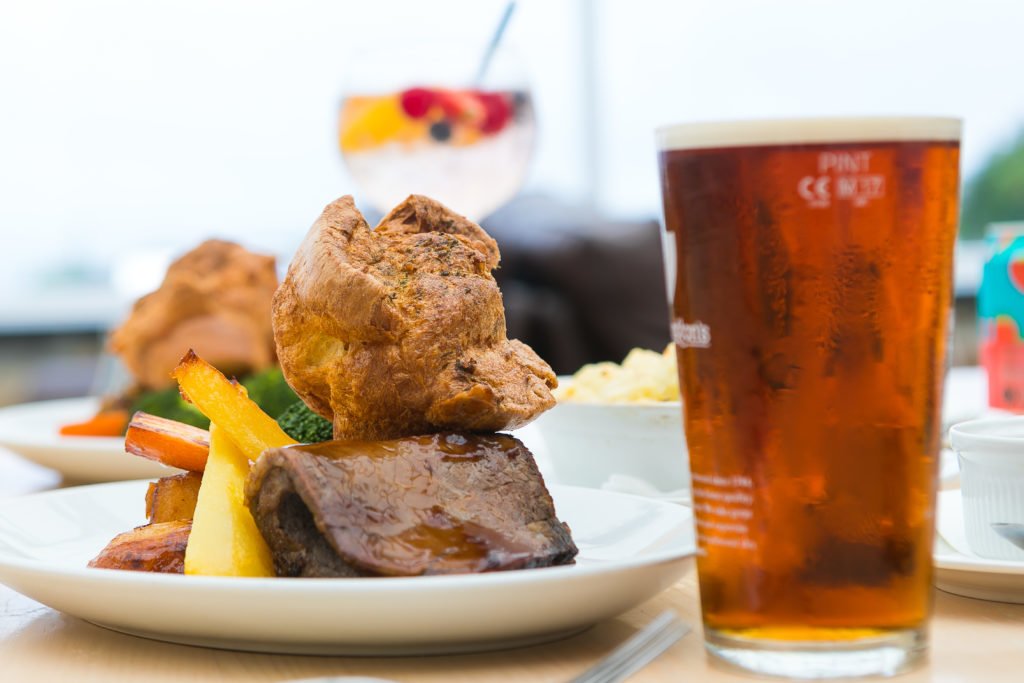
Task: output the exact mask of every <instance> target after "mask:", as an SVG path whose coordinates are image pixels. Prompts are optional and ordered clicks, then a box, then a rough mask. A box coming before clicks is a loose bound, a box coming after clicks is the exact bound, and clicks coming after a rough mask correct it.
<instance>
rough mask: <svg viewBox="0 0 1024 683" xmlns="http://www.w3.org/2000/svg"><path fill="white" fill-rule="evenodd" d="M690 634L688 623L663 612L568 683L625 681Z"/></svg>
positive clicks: (615, 682) (670, 611)
mask: <svg viewBox="0 0 1024 683" xmlns="http://www.w3.org/2000/svg"><path fill="white" fill-rule="evenodd" d="M689 632H690V626H689V625H688V624H685V623H683V622H682V620H680V619H679V616H678V615H677V614H676V613H675V612H673V611H672V610H666V611H664V612H662V613H661V614H659V615H658V616H657V617H655V618H654V620H653V621H651V623H649V624H647V626H644V627H643V628H642V629H640V630H639V631H637V633H636V634H634V635H633V637H632V638H630V639H629V640H627V641H626V642H624V643H623V644H622V645H619V646H618V647H617V648H615V649H614V650H612V651H611V653H610V654H608V655H607V656H605V657H604V658H603V659H602V660H601V661H599V662H598V663H597V664H595V665H594V666H592V667H591V668H589V669H587V670H586V671H584V672H583V673H582V674H580V675H579V676H577V677H576V678H573V679H571V680H570V681H569V683H618V681H624V680H626V679H627V678H629V677H630V676H632V675H633V674H635V673H636V672H637V671H639V670H640V669H642V668H644V667H645V666H647V665H648V664H650V663H651V662H653V661H654V660H655V659H657V658H658V655H660V654H661V653H662V652H664V651H665V650H667V649H668V648H670V647H671V646H672V645H674V644H675V643H676V642H677V641H678V640H679V639H680V638H682V637H683V636H685V635H686V634H687V633H689Z"/></svg>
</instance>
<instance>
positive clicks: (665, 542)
mask: <svg viewBox="0 0 1024 683" xmlns="http://www.w3.org/2000/svg"><path fill="white" fill-rule="evenodd" d="M146 485H147V483H146V482H145V481H137V482H118V483H110V484H97V485H92V486H80V487H76V488H70V489H63V490H58V491H49V492H46V493H38V494H33V495H29V496H23V497H20V498H11V499H8V500H4V501H0V582H2V583H5V584H7V585H8V586H10V587H11V588H13V589H14V590H16V591H18V592H20V593H23V594H24V595H26V596H28V597H30V598H32V599H34V600H37V601H39V602H41V603H43V604H45V605H48V606H50V607H53V608H54V609H57V610H60V611H62V612H65V613H66V614H70V615H72V616H75V617H79V618H82V619H86V620H88V621H91V622H93V623H95V624H97V625H99V626H104V627H106V628H110V629H113V630H116V631H122V632H124V633H130V634H133V635H138V636H142V637H146V638H153V639H157V640H165V641H170V642H175V643H185V644H189V645H201V646H207V647H215V648H224V649H237V650H252V651H259V652H284V653H296V654H346V655H385V654H387V655H412V654H427V653H456V652H470V651H479V650H490V649H500V648H507V647H516V646H520V645H527V644H533V643H538V642H544V641H547V640H553V639H556V638H560V637H564V636H567V635H570V634H573V633H576V632H579V631H581V630H583V629H585V628H587V627H588V626H590V625H591V624H594V623H596V622H598V621H601V620H603V619H608V618H611V617H614V616H616V615H618V614H621V613H622V612H625V611H626V610H628V609H630V608H632V607H634V606H636V605H639V604H640V603H642V602H644V601H645V600H647V599H648V598H651V597H653V596H654V595H656V594H658V593H659V592H661V591H662V590H664V589H666V588H668V587H669V586H671V585H672V584H673V583H675V582H676V581H677V580H678V579H679V577H680V576H682V575H683V574H684V573H685V572H686V571H687V569H688V568H689V567H690V564H691V562H692V560H691V559H690V556H691V555H692V554H693V553H694V551H695V545H694V536H693V523H692V514H691V511H690V509H689V508H686V507H682V506H679V505H673V504H670V503H664V502H661V501H656V500H651V499H648V498H642V497H640V496H631V495H627V494H621V493H611V492H607V491H600V490H597V489H585V488H575V487H570V486H551V487H550V488H551V493H552V496H553V497H554V500H555V506H556V508H557V511H558V515H559V517H560V518H561V519H562V520H563V521H565V522H566V523H567V524H569V526H570V527H571V529H572V534H573V538H574V540H575V541H576V544H577V545H578V546H579V549H580V553H579V556H578V558H577V562H576V564H575V565H571V566H565V567H547V568H543V569H526V570H520V571H507V572H492V573H487V574H471V575H449V576H427V577H412V578H376V579H374V578H359V579H285V578H227V577H204V576H182V575H169V574H149V573H143V572H130V571H119V570H110V569H90V568H88V567H86V563H87V562H88V561H89V559H91V558H92V557H93V556H95V555H96V554H97V553H98V552H99V551H100V550H101V549H102V548H103V547H104V546H105V545H106V543H107V542H108V541H109V540H110V539H111V538H113V536H115V535H116V534H118V533H120V532H123V531H126V530H128V529H130V528H132V527H134V526H136V525H139V524H142V523H143V522H144V521H145V520H144V518H143V511H144V507H145V506H144V500H143V498H144V496H145V493H146Z"/></svg>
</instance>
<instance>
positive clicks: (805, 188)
mask: <svg viewBox="0 0 1024 683" xmlns="http://www.w3.org/2000/svg"><path fill="white" fill-rule="evenodd" d="M831 183H832V178H831V176H827V175H822V176H812V175H809V176H804V177H803V178H801V179H800V181H799V182H798V183H797V184H796V191H797V194H799V195H800V197H801V198H802V199H803V200H804V201H806V202H807V205H808V206H810V207H811V208H815V209H820V208H824V207H826V206H828V205H829V204H830V203H831V201H832V190H831V188H830V187H829V186H830V184H831Z"/></svg>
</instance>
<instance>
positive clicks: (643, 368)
mask: <svg viewBox="0 0 1024 683" xmlns="http://www.w3.org/2000/svg"><path fill="white" fill-rule="evenodd" d="M554 394H555V398H557V399H558V400H559V401H574V402H576V403H651V402H661V401H678V400H679V376H678V375H677V373H676V354H675V349H674V348H673V345H672V344H669V345H668V346H666V347H665V350H664V351H663V352H662V353H658V352H657V351H648V350H646V349H633V350H632V351H630V352H629V354H628V355H627V356H626V359H625V360H623V361H622V365H619V364H617V363H594V364H592V365H584V366H583V367H582V368H580V369H579V371H577V372H576V374H575V375H573V376H572V379H571V380H569V381H567V382H564V383H563V384H562V386H560V387H559V388H558V389H556V390H555V391H554Z"/></svg>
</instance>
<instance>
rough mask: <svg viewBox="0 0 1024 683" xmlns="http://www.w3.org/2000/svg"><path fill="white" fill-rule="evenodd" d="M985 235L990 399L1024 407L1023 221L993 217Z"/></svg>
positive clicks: (982, 302) (984, 358)
mask: <svg viewBox="0 0 1024 683" xmlns="http://www.w3.org/2000/svg"><path fill="white" fill-rule="evenodd" d="M986 235H987V241H988V243H989V257H988V261H987V262H986V263H985V270H984V271H983V273H982V278H981V289H980V290H979V291H978V323H979V335H980V340H979V341H980V349H979V351H980V353H979V355H980V358H981V364H982V366H984V367H985V369H986V370H987V371H988V402H989V405H990V406H992V407H993V408H1003V409H1006V410H1012V411H1015V412H1021V413H1024V336H1022V334H1024V223H994V224H992V225H990V226H989V227H988V230H987V231H986Z"/></svg>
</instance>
